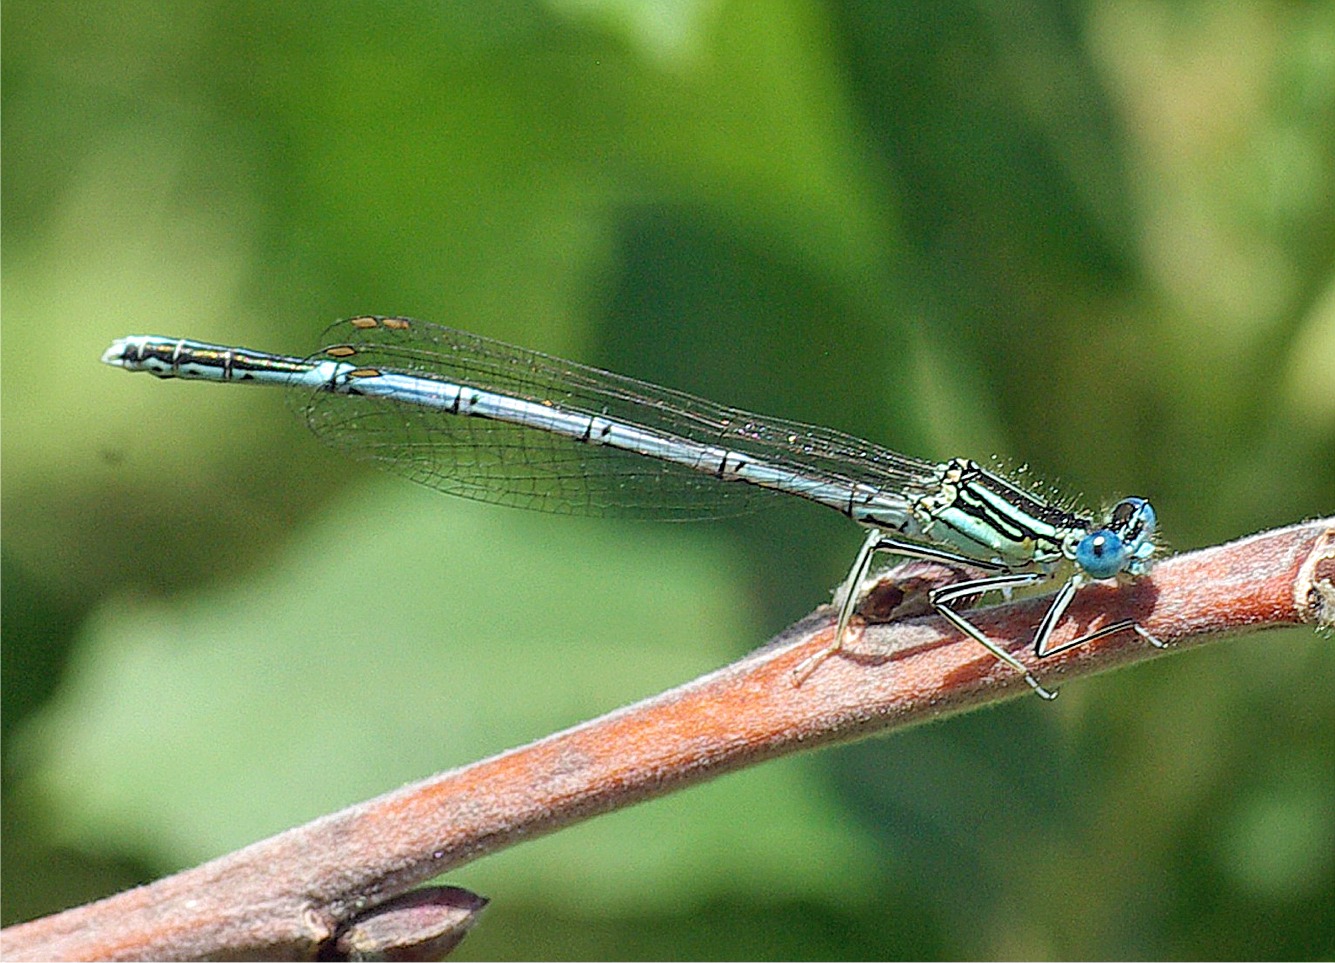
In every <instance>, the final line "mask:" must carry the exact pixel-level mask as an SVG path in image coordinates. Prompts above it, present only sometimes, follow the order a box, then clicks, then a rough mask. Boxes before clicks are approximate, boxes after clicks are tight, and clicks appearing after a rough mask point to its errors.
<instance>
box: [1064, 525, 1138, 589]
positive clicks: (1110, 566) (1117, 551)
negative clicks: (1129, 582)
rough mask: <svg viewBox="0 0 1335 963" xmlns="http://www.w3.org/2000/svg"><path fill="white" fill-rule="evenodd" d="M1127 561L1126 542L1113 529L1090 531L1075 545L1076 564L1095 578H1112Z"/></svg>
mask: <svg viewBox="0 0 1335 963" xmlns="http://www.w3.org/2000/svg"><path fill="white" fill-rule="evenodd" d="M1126 562H1127V550H1126V543H1125V542H1123V541H1122V539H1121V538H1120V537H1119V536H1118V535H1117V533H1116V532H1114V531H1112V530H1111V529H1107V528H1100V529H1099V530H1098V531H1097V532H1090V533H1089V534H1088V535H1086V536H1085V537H1084V538H1082V539H1080V544H1079V545H1077V546H1076V547H1075V564H1077V565H1079V566H1080V567H1081V568H1082V569H1084V570H1085V571H1086V572H1088V573H1089V574H1090V576H1091V577H1093V578H1112V577H1113V576H1114V575H1116V574H1117V573H1118V572H1120V571H1122V569H1123V568H1125V567H1126Z"/></svg>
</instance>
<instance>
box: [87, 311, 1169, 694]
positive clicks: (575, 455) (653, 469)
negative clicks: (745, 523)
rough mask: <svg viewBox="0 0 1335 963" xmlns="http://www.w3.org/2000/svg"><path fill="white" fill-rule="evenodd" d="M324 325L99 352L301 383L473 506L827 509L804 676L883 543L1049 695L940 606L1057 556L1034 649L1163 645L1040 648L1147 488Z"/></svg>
mask: <svg viewBox="0 0 1335 963" xmlns="http://www.w3.org/2000/svg"><path fill="white" fill-rule="evenodd" d="M326 335H327V338H328V340H329V342H330V346H329V347H326V348H324V349H323V350H322V351H320V352H319V353H317V354H315V355H313V356H312V357H310V358H304V359H303V358H296V357H287V356H284V355H276V354H269V353H267V352H262V351H251V350H248V349H246V348H229V347H223V346H220V345H213V344H204V343H201V342H198V341H187V340H184V339H178V338H163V337H157V336H153V335H136V336H132V337H127V338H122V339H120V340H118V341H116V342H114V343H113V344H112V345H111V347H110V348H108V349H107V351H106V353H105V354H104V355H103V356H102V360H103V361H105V362H106V363H107V364H111V365H115V366H117V367H121V368H125V369H126V370H129V371H147V372H149V373H150V374H154V375H157V376H158V377H160V378H197V379H202V380H206V381H235V382H250V383H253V384H272V385H283V386H285V387H288V388H293V389H296V390H297V391H298V393H299V398H300V406H301V410H302V411H303V413H304V415H305V418H306V423H307V424H308V425H309V426H310V428H311V429H312V430H313V431H314V432H315V433H316V435H318V436H319V437H320V438H321V439H322V440H324V441H325V442H327V443H328V444H330V445H332V446H333V447H335V448H339V449H342V450H345V451H347V452H348V453H349V454H351V455H354V456H356V457H359V458H364V459H367V460H369V461H373V462H375V463H377V464H379V465H382V466H384V467H386V468H388V469H390V470H391V471H395V472H398V473H400V474H402V475H406V476H407V477H408V478H411V479H412V480H414V481H416V482H420V483H422V484H424V485H427V486H429V487H431V488H435V489H437V490H439V491H443V492H448V493H450V494H454V495H462V496H464V497H466V498H474V499H477V500H480V501H484V502H495V503H499V504H506V505H518V506H522V507H525V508H534V509H539V510H543V511H552V512H570V513H579V514H602V513H619V514H630V515H636V516H641V517H652V518H660V519H690V518H707V517H717V516H720V515H727V514H733V513H736V512H740V511H746V510H749V509H750V508H751V507H753V505H754V503H755V501H756V496H760V495H762V493H765V492H771V491H773V492H784V493H787V494H790V495H796V496H798V497H800V498H805V499H808V500H809V501H813V502H818V503H819V504H822V505H826V506H828V507H830V508H833V509H835V510H836V511H838V512H840V513H842V514H844V515H846V516H848V517H849V518H851V519H852V520H853V521H855V522H857V523H858V524H860V525H863V526H865V527H866V528H867V529H868V533H867V536H866V538H865V540H864V541H863V543H862V547H861V549H860V550H859V551H858V554H857V557H856V559H855V560H854V562H853V567H852V570H851V571H850V573H849V577H848V580H847V582H846V591H845V592H844V593H843V598H842V600H841V602H840V606H839V615H838V619H837V620H836V622H835V631H834V635H833V641H832V643H831V644H830V646H829V648H828V649H827V650H826V651H825V652H823V653H821V654H820V655H819V656H817V657H815V658H813V659H812V660H808V662H807V663H804V667H799V669H798V679H797V681H799V682H800V681H801V679H802V678H804V677H805V675H806V674H807V672H809V671H810V670H811V669H814V668H815V666H816V664H818V663H819V661H821V660H822V659H824V658H825V657H826V656H828V655H831V654H833V653H835V652H837V651H838V650H839V649H840V647H841V646H842V645H843V643H844V637H845V634H846V632H847V630H848V625H849V621H850V619H851V617H852V615H853V611H854V609H855V607H856V605H857V601H858V600H857V591H856V590H857V587H858V586H859V585H860V584H861V583H862V580H863V579H864V577H865V576H866V574H867V571H868V569H869V567H870V565H871V562H872V558H873V557H874V556H875V555H876V554H878V553H882V552H884V553H887V554H891V555H899V556H906V557H912V558H921V559H928V560H934V561H940V562H945V563H949V564H963V565H968V566H972V567H973V568H975V569H981V570H982V571H983V572H985V573H992V574H986V575H985V576H984V577H979V578H972V579H969V580H966V581H963V582H958V583H955V584H952V585H946V586H943V587H940V588H937V589H935V590H934V591H933V592H932V593H931V595H930V597H929V599H930V602H931V605H932V606H933V607H934V608H935V610H936V611H937V612H939V613H940V614H941V615H942V616H943V617H944V618H946V619H947V620H948V621H950V622H951V623H952V624H953V625H954V626H955V627H957V628H958V629H959V630H960V631H961V632H963V633H964V634H965V635H967V636H969V637H970V638H972V639H974V640H976V641H977V642H979V643H980V644H981V645H983V646H984V647H985V648H986V649H987V650H988V651H989V652H991V653H992V654H993V655H994V656H996V657H997V658H998V659H1000V660H1001V661H1002V662H1005V663H1006V664H1007V665H1010V666H1011V667H1013V668H1014V669H1015V670H1016V671H1018V672H1020V673H1022V674H1023V676H1024V679H1025V681H1026V682H1028V683H1029V685H1030V686H1032V687H1033V689H1034V691H1035V692H1037V693H1038V694H1039V695H1041V696H1043V697H1044V698H1053V697H1054V695H1055V693H1052V692H1050V691H1048V690H1047V689H1045V688H1044V687H1043V686H1042V685H1041V684H1040V683H1039V681H1038V679H1037V678H1035V677H1034V675H1033V674H1032V673H1031V672H1030V671H1029V670H1028V669H1027V668H1026V667H1025V665H1024V663H1022V662H1020V660H1019V659H1017V658H1016V657H1015V656H1013V655H1011V654H1010V653H1009V652H1008V651H1006V649H1004V648H1002V647H1001V645H999V644H998V643H997V642H995V641H993V640H992V639H989V638H988V637H987V635H986V634H984V633H983V632H982V631H981V630H980V629H979V628H978V627H977V626H975V625H974V624H973V623H972V622H970V621H969V620H968V619H967V618H965V617H964V616H963V615H961V614H960V613H959V612H957V611H956V610H955V608H954V607H953V605H952V603H956V602H958V601H959V600H961V599H965V598H968V597H971V596H977V595H980V594H982V593H984V592H989V591H994V590H999V591H1003V592H1005V591H1009V590H1011V589H1015V588H1020V587H1022V586H1029V585H1034V584H1037V583H1039V582H1042V581H1045V580H1048V579H1053V578H1055V577H1056V572H1057V569H1058V566H1060V565H1063V564H1064V563H1070V564H1071V568H1072V573H1071V574H1070V575H1069V576H1068V577H1067V579H1066V581H1065V582H1064V583H1063V584H1062V587H1061V589H1060V590H1059V591H1058V592H1057V595H1056V596H1055V598H1054V599H1053V601H1052V604H1051V606H1050V607H1049V608H1048V610H1047V614H1046V615H1045V616H1044V617H1043V620H1042V621H1041V622H1040V623H1039V626H1038V628H1037V630H1036V631H1035V634H1034V640H1033V649H1034V653H1035V655H1036V656H1038V657H1039V658H1042V657H1044V656H1049V655H1053V654H1054V653H1056V652H1060V651H1063V650H1065V649H1068V648H1071V647H1073V646H1076V645H1080V644H1082V643H1084V642H1088V641H1090V640H1091V639H1096V638H1100V637H1102V636H1105V635H1110V634H1112V633H1114V632H1122V631H1126V630H1130V631H1134V632H1136V633H1138V634H1139V635H1140V636H1141V637H1142V638H1144V639H1145V640H1146V641H1147V642H1150V643H1151V644H1154V645H1156V646H1157V645H1159V644H1160V643H1159V642H1158V641H1157V640H1156V639H1154V638H1153V637H1152V636H1151V635H1150V634H1149V633H1148V632H1146V631H1145V630H1144V629H1143V628H1141V627H1140V626H1139V625H1138V624H1137V623H1136V622H1134V621H1132V620H1123V621H1118V622H1114V623H1112V624H1110V625H1107V626H1104V627H1102V628H1100V629H1097V630H1096V631H1093V632H1089V633H1087V634H1085V635H1082V636H1080V637H1079V638H1077V639H1074V640H1072V641H1070V642H1066V643H1064V644H1062V645H1060V646H1057V647H1052V646H1051V639H1052V635H1053V631H1054V629H1055V628H1056V626H1057V624H1058V623H1059V622H1060V621H1061V618H1062V615H1063V614H1064V613H1065V612H1066V609H1067V607H1068V606H1069V605H1070V603H1071V600H1072V598H1073V597H1074V596H1075V593H1076V592H1077V590H1079V589H1080V587H1081V586H1083V585H1085V584H1087V583H1088V582H1091V581H1103V580H1110V579H1117V578H1119V577H1127V578H1136V577H1139V576H1141V575H1144V574H1145V573H1146V572H1148V571H1149V567H1150V564H1151V560H1152V557H1153V555H1154V552H1155V545H1154V530H1155V515H1154V510H1153V509H1152V508H1151V507H1150V504H1149V502H1147V501H1146V500H1145V499H1143V498H1125V499H1123V500H1122V501H1120V502H1118V503H1117V504H1116V505H1115V506H1114V507H1113V509H1112V511H1111V512H1109V513H1108V516H1107V517H1106V518H1105V519H1103V521H1102V522H1101V523H1097V522H1096V521H1095V519H1093V518H1092V517H1088V516H1085V515H1081V514H1077V513H1075V512H1071V511H1068V510H1066V509H1063V508H1061V507H1059V506H1057V505H1056V504H1054V503H1052V502H1051V501H1049V500H1047V499H1045V498H1043V497H1042V496H1040V495H1038V494H1035V493H1034V492H1030V491H1026V490H1024V489H1022V488H1019V487H1018V486H1016V485H1015V484H1013V483H1011V482H1010V481H1008V480H1006V479H1005V478H1003V477H1001V476H1000V475H998V474H996V473H994V472H991V471H988V470H986V469H984V468H982V467H981V466H979V465H978V464H976V463H975V462H972V461H969V460H967V459H962V458H956V459H952V460H950V461H945V462H941V463H932V462H927V461H921V460H919V459H917V458H911V457H909V456H907V455H901V454H898V453H896V452H893V451H890V450H889V449H886V448H882V447H879V446H877V445H873V444H872V443H870V442H867V441H863V440H861V439H860V438H855V437H853V436H851V435H846V434H843V433H842V432H838V431H833V430H830V429H828V428H819V427H816V426H813V425H804V424H801V423H799V422H795V421H785V420H782V419H778V418H766V417H762V416H760V415H754V414H750V413H748V412H745V411H740V410H738V409H736V408H728V407H724V406H723V405H717V404H714V403H712V402H709V401H705V400H704V399H702V398H696V397H694V396H692V395H689V394H686V393H684V392H680V391H673V390H672V389H669V388H660V387H658V386H656V385H652V384H649V383H647V382H643V381H637V380H635V379H633V378H627V377H624V376H622V375H617V374H612V373H611V372H607V371H602V370H600V369H597V368H590V367H587V366H585V365H581V364H576V363H575V362H572V361H562V360H561V359H559V358H554V357H551V356H549V355H545V354H540V353H538V352H536V351H529V350H526V349H524V348H517V347H514V346H512V345H508V344H504V343H502V342H500V341H493V340H491V339H489V338H483V337H480V336H478V335H475V334H467V333H465V332H462V331H455V330H452V329H450V328H445V327H440V326H438V325H433V324H425V323H423V322H419V321H411V320H408V319H406V318H390V317H359V318H352V319H350V320H348V321H343V322H340V323H338V324H335V325H334V326H333V327H331V328H330V329H329V331H328V332H327V333H326Z"/></svg>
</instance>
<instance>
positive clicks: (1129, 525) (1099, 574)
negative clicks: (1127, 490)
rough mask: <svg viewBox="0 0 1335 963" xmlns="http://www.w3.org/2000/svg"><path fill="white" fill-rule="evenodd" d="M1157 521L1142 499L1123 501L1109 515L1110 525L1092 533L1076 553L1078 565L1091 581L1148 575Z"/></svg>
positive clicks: (1150, 508) (1084, 539)
mask: <svg viewBox="0 0 1335 963" xmlns="http://www.w3.org/2000/svg"><path fill="white" fill-rule="evenodd" d="M1156 521H1157V519H1156V516H1155V514H1154V509H1153V507H1151V505H1150V503H1149V502H1148V501H1146V500H1145V499H1143V498H1123V499H1122V500H1121V501H1120V502H1118V503H1117V504H1116V505H1114V506H1113V510H1112V511H1111V512H1109V513H1108V524H1107V525H1106V526H1104V527H1103V528H1100V529H1096V530H1095V531H1092V532H1090V533H1089V534H1088V535H1086V536H1085V537H1084V538H1082V539H1081V540H1080V544H1078V545H1077V546H1076V549H1075V562H1076V564H1077V565H1079V566H1080V567H1081V568H1082V569H1084V571H1085V572H1087V573H1088V574H1089V576H1090V577H1091V578H1096V579H1100V578H1113V577H1114V576H1117V575H1120V574H1121V573H1123V572H1125V573H1127V574H1128V575H1132V576H1139V575H1144V574H1145V573H1146V572H1148V571H1149V567H1150V559H1151V558H1152V557H1153V555H1154V527H1155V523H1156Z"/></svg>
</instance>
